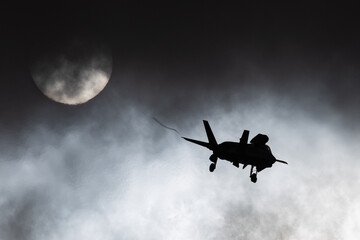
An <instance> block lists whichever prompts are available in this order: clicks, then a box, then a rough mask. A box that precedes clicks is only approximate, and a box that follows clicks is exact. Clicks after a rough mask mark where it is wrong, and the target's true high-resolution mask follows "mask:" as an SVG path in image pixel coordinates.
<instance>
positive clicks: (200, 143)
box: [183, 137, 211, 149]
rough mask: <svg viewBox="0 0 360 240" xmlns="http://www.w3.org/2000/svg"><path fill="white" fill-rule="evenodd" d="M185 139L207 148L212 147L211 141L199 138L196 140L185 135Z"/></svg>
mask: <svg viewBox="0 0 360 240" xmlns="http://www.w3.org/2000/svg"><path fill="white" fill-rule="evenodd" d="M183 139H185V140H186V141H189V142H192V143H195V144H198V145H200V146H203V147H206V148H208V149H211V144H210V143H207V142H202V141H199V140H195V139H191V138H186V137H183Z"/></svg>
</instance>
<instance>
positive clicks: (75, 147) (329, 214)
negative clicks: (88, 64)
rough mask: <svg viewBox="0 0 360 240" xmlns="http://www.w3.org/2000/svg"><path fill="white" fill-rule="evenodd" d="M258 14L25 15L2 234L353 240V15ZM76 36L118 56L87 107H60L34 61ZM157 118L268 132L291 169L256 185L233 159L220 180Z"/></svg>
mask: <svg viewBox="0 0 360 240" xmlns="http://www.w3.org/2000/svg"><path fill="white" fill-rule="evenodd" d="M258 4H259V6H258V5H256V4H254V5H251V4H249V6H243V8H240V9H232V8H231V7H223V8H222V7H218V8H215V6H205V7H204V6H200V7H194V8H187V7H185V6H184V8H186V9H187V10H189V11H185V12H184V11H182V8H177V7H175V8H174V7H170V6H168V7H167V8H164V9H157V8H155V7H153V8H149V7H148V6H147V7H146V6H145V7H144V6H125V4H124V5H123V6H109V7H107V6H105V5H104V6H93V5H91V4H90V5H89V6H86V7H84V6H82V5H79V6H75V7H74V8H68V7H67V6H68V5H67V3H63V4H62V5H61V6H57V5H56V4H55V3H54V6H53V5H51V6H50V5H49V6H47V8H46V9H45V10H46V11H40V10H36V9H37V8H36V6H35V7H34V11H39V12H42V13H43V14H44V16H38V17H34V18H27V16H28V14H29V13H27V11H25V10H23V9H17V10H18V11H16V14H15V16H18V18H16V20H14V22H12V23H9V24H7V25H6V26H5V28H4V29H5V30H4V31H5V33H6V34H5V38H4V39H2V44H1V45H2V47H3V49H4V51H3V53H4V54H2V56H1V57H2V58H1V66H0V70H1V71H0V78H1V85H0V91H1V95H0V100H1V101H0V107H1V109H3V113H2V115H1V121H0V129H1V138H0V151H1V155H0V215H1V216H2V217H1V219H0V238H1V239H17V240H18V239H36V240H37V239H39V240H42V239H51V240H52V239H54V240H55V239H144V238H145V239H354V238H355V237H356V234H357V229H359V227H360V226H359V221H358V220H359V217H360V205H359V202H360V201H359V200H360V193H359V191H358V190H357V188H358V187H357V186H358V185H359V181H360V177H359V176H358V174H357V172H358V169H359V167H360V166H359V162H358V158H359V156H360V148H359V146H358V142H359V140H360V139H359V138H360V137H359V127H358V122H359V120H360V119H359V117H360V115H359V110H358V107H357V103H358V102H359V100H360V99H359V94H358V89H359V87H360V86H359V82H358V76H359V70H358V63H359V59H358V56H359V55H358V50H359V47H358V44H357V40H358V36H357V33H356V31H354V29H356V27H357V26H356V24H355V21H354V20H355V17H354V14H353V11H352V10H351V9H344V8H343V7H341V6H338V5H336V4H335V3H331V2H330V3H328V5H327V7H326V8H324V7H322V6H312V8H308V7H307V6H300V7H295V6H280V7H277V6H275V5H271V6H264V5H262V4H261V3H258ZM10 7H11V6H10ZM24 9H25V8H24ZM85 9H87V11H85ZM61 10H63V11H61ZM77 10H81V11H77ZM284 10H286V11H284ZM10 12H11V11H10ZM63 13H64V15H63ZM95 13H97V14H98V15H96V16H99V18H97V19H101V20H98V21H95V20H94V18H93V16H95V15H94V14H95ZM280 13H282V14H280ZM10 15H11V14H9V13H7V15H5V16H10ZM36 16H37V15H36ZM59 16H67V17H63V18H58V17H59ZM2 17H4V15H2ZM44 18H45V19H47V20H48V21H43V19H44ZM24 19H31V20H29V21H24ZM78 35H80V36H81V37H85V38H86V37H88V38H91V39H92V40H93V39H94V38H95V40H97V41H102V42H105V43H107V44H108V46H109V47H110V48H111V49H112V55H113V68H112V75H111V78H110V81H109V83H108V85H107V86H106V87H105V89H104V90H103V91H102V92H101V93H100V94H99V95H98V96H96V97H95V98H94V99H92V100H90V101H89V102H87V103H85V104H82V105H78V106H67V105H63V104H59V103H55V102H52V101H51V100H49V99H48V98H46V97H45V96H44V95H43V94H42V93H41V92H40V91H39V90H38V89H37V87H36V85H35V84H34V83H33V81H32V79H31V75H30V71H29V67H28V65H29V62H30V63H31V61H33V59H36V57H37V56H38V55H39V54H40V53H44V52H45V53H49V52H50V53H51V52H52V51H57V50H58V48H59V46H61V43H62V42H63V40H64V39H71V38H72V37H77V36H78ZM152 117H157V118H158V119H160V120H161V121H163V122H164V123H165V124H167V125H169V126H171V127H174V128H176V129H177V130H178V131H179V132H180V133H181V134H182V135H183V136H186V137H190V138H194V139H199V140H205V139H206V134H205V131H204V129H203V125H202V120H203V119H207V120H208V121H209V122H210V125H211V126H212V129H213V132H214V134H215V137H216V138H217V141H218V142H222V141H228V140H230V141H238V140H239V137H240V136H241V134H242V131H243V130H244V129H248V130H250V137H253V136H255V135H256V134H258V133H263V134H267V135H268V136H269V138H270V141H269V145H270V146H271V148H272V151H273V154H274V155H275V157H277V158H279V159H282V160H285V161H288V162H289V165H282V164H275V165H274V166H273V167H272V168H271V169H266V170H264V171H263V172H261V173H260V174H259V176H258V182H257V183H256V184H253V183H251V182H250V180H249V169H247V168H246V169H245V170H241V169H237V168H234V167H233V166H232V165H231V164H229V163H227V162H222V161H221V162H219V164H218V167H217V169H216V171H215V172H214V173H210V172H209V171H208V166H209V163H210V162H209V160H208V157H209V156H210V154H211V152H209V151H208V150H207V149H204V148H201V147H199V146H196V145H193V144H191V143H188V142H185V141H183V140H182V139H181V138H180V137H179V136H177V135H176V134H175V133H174V132H172V131H168V130H166V129H164V128H162V127H161V126H159V125H158V124H157V123H156V122H155V121H153V119H152Z"/></svg>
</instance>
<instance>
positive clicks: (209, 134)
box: [203, 120, 218, 146]
mask: <svg viewBox="0 0 360 240" xmlns="http://www.w3.org/2000/svg"><path fill="white" fill-rule="evenodd" d="M203 122H204V127H205V131H206V135H207V137H208V139H209V144H211V145H212V146H217V145H218V144H217V142H216V139H215V136H214V134H213V132H212V131H211V127H210V124H209V122H208V121H206V120H203Z"/></svg>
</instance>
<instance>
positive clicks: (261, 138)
mask: <svg viewBox="0 0 360 240" xmlns="http://www.w3.org/2000/svg"><path fill="white" fill-rule="evenodd" d="M268 141H269V137H268V136H266V135H264V134H260V133H259V134H258V135H256V136H255V137H254V138H253V139H251V141H250V143H252V144H255V145H265V143H267V142H268Z"/></svg>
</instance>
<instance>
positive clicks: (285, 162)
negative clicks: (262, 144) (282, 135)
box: [276, 159, 288, 164]
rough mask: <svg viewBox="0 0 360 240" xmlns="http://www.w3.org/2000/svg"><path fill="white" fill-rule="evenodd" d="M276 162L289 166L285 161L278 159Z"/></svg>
mask: <svg viewBox="0 0 360 240" xmlns="http://www.w3.org/2000/svg"><path fill="white" fill-rule="evenodd" d="M276 161H277V162H281V163H284V164H288V163H287V162H285V161H282V160H278V159H276Z"/></svg>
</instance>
